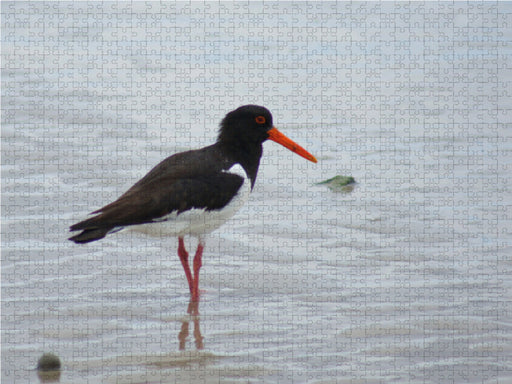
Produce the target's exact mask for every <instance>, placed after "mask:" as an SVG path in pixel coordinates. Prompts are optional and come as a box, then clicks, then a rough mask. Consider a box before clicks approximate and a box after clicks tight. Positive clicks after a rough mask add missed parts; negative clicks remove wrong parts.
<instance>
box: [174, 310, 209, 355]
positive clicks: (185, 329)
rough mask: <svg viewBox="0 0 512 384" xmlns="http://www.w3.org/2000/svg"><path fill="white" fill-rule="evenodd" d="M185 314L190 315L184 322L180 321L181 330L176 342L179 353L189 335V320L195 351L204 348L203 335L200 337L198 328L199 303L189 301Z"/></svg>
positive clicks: (182, 349) (183, 348)
mask: <svg viewBox="0 0 512 384" xmlns="http://www.w3.org/2000/svg"><path fill="white" fill-rule="evenodd" d="M187 313H188V314H189V315H190V317H189V318H187V319H186V320H182V323H181V330H180V333H179V334H178V340H179V342H180V351H184V350H185V345H186V342H187V337H188V335H189V323H190V320H192V321H193V323H194V342H195V344H196V349H197V350H201V349H203V348H204V345H203V335H201V329H200V327H199V301H192V300H191V301H190V303H188V309H187Z"/></svg>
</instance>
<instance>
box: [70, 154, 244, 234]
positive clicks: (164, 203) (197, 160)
mask: <svg viewBox="0 0 512 384" xmlns="http://www.w3.org/2000/svg"><path fill="white" fill-rule="evenodd" d="M207 154H209V156H205V155H207ZM230 163H232V162H229V161H228V160H226V159H222V158H215V149H214V148H213V146H212V147H207V148H205V149H203V150H198V151H189V152H184V153H180V154H177V155H174V156H171V157H169V158H168V159H166V160H164V161H163V162H161V163H160V164H159V165H157V166H156V167H155V168H153V170H151V171H150V172H149V173H148V174H147V175H146V176H145V177H144V178H142V179H141V180H140V181H139V182H137V183H136V184H135V185H134V186H133V187H132V188H130V189H129V190H128V191H127V192H126V193H125V194H123V195H122V196H121V197H120V198H119V199H117V200H116V201H114V202H113V203H111V204H108V205H106V206H105V207H103V208H101V209H99V210H97V211H95V212H93V213H98V215H96V216H94V217H91V218H89V219H87V220H84V221H81V222H79V223H77V224H75V225H72V226H71V227H70V230H71V231H80V230H81V231H83V232H81V233H80V234H78V235H76V236H73V237H71V238H70V240H72V241H74V242H76V243H87V242H90V241H94V240H99V239H101V238H103V237H105V235H107V234H108V233H109V232H111V231H114V230H115V229H116V228H117V227H125V226H129V225H136V224H145V223H151V222H154V221H158V219H159V218H161V217H163V216H166V215H168V214H170V213H173V212H177V213H178V214H179V213H181V212H184V211H187V210H189V209H192V208H202V209H206V210H215V209H220V208H222V207H224V206H225V205H226V204H228V203H229V202H230V201H231V199H232V198H233V197H234V196H236V194H237V193H238V191H239V189H240V187H241V186H242V184H243V183H244V178H243V177H241V176H239V175H236V174H232V173H229V172H225V171H224V169H226V168H228V167H229V166H230V165H231V164H230Z"/></svg>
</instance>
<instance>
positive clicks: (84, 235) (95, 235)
mask: <svg viewBox="0 0 512 384" xmlns="http://www.w3.org/2000/svg"><path fill="white" fill-rule="evenodd" d="M111 229H112V228H92V229H84V230H83V231H82V232H81V233H79V234H78V235H75V236H73V237H70V238H69V240H71V241H74V242H75V243H77V244H84V243H90V242H91V241H96V240H100V239H103V238H104V237H105V236H106V235H107V233H109V232H110V230H111Z"/></svg>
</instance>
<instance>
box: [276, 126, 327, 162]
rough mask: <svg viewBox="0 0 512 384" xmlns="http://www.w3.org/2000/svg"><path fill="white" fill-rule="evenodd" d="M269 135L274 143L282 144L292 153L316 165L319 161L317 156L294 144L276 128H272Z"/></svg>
mask: <svg viewBox="0 0 512 384" xmlns="http://www.w3.org/2000/svg"><path fill="white" fill-rule="evenodd" d="M267 133H268V138H269V139H270V140H272V141H275V142H276V143H279V144H281V145H282V146H283V147H286V148H288V149H289V150H290V151H292V152H295V153H296V154H297V155H299V156H302V157H303V158H305V159H307V160H309V161H312V162H313V163H316V162H317V160H316V158H315V156H313V155H312V154H311V153H309V152H308V151H306V150H305V149H304V148H302V147H301V146H300V145H299V144H297V143H296V142H294V141H293V140H290V139H289V138H287V137H286V136H285V135H283V134H282V133H281V132H279V131H278V130H277V129H276V127H272V129H271V130H270V131H268V132H267Z"/></svg>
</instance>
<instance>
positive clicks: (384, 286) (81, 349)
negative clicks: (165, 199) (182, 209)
mask: <svg viewBox="0 0 512 384" xmlns="http://www.w3.org/2000/svg"><path fill="white" fill-rule="evenodd" d="M150 8H151V9H150ZM2 11H3V15H2V25H4V28H3V31H2V35H3V36H2V39H3V41H2V54H3V57H4V64H3V66H4V67H3V70H2V276H1V277H2V283H1V284H2V325H1V328H2V382H4V381H5V382H6V383H7V382H13V383H25V382H39V379H38V378H37V374H36V372H35V370H34V368H35V366H36V364H37V360H38V358H39V357H40V356H41V355H42V354H43V352H46V351H53V352H54V353H56V354H57V355H58V356H59V357H60V358H61V360H62V363H63V369H62V373H61V379H60V380H61V382H66V383H85V382H89V383H93V382H94V383H96V382H105V383H174V382H206V383H210V382H233V383H236V382H244V383H245V382H261V381H265V382H282V383H289V382H297V383H300V382H314V383H331V382H337V383H343V382H350V383H356V382H364V383H381V382H386V383H388V382H397V383H403V382H409V383H440V382H450V383H498V382H499V383H505V382H508V381H512V359H511V356H512V347H511V345H512V343H511V339H512V329H511V328H512V322H511V321H510V316H509V314H510V312H511V310H512V306H511V300H510V298H511V288H512V279H511V271H512V263H511V261H510V260H511V257H510V256H511V255H512V236H511V232H510V227H511V224H512V223H511V220H510V218H511V215H512V212H511V210H510V201H511V197H512V193H511V186H510V171H511V168H512V156H511V150H512V146H511V144H510V143H511V141H510V137H511V133H510V132H512V131H511V128H512V126H511V123H510V117H511V109H510V95H509V91H508V89H509V88H510V81H511V80H512V76H511V72H510V67H511V61H510V59H511V56H510V55H511V52H512V51H511V38H512V30H511V29H510V27H509V26H508V25H510V23H509V20H510V17H511V15H512V7H511V6H510V4H508V3H498V4H495V3H491V4H487V3H483V4H481V3H469V4H466V3H454V4H444V3H441V4H437V3H413V4H402V3H397V4H395V3H381V4H380V3H366V4H360V3H354V4H348V3H347V4H345V3H339V4H337V5H336V4H334V3H322V4H316V3H307V4H306V3H293V4H292V3H282V4H280V5H278V4H277V3H270V4H266V5H255V4H251V5H250V6H249V7H247V5H239V4H229V3H221V4H202V3H191V4H183V5H179V4H178V5H165V4H164V5H159V4H157V3H148V4H145V3H134V4H128V3H126V4H123V5H114V4H110V3H81V4H72V3H60V4H57V3H51V4H50V3H31V4H28V3H22V2H17V3H5V2H3V3H2ZM245 103H257V104H263V105H265V106H267V107H268V108H269V109H270V110H271V111H272V112H273V114H274V120H275V124H276V126H277V127H278V128H279V129H280V130H281V131H283V132H284V133H286V134H287V135H288V136H290V137H291V138H293V139H294V140H296V141H297V142H298V143H300V144H301V145H303V146H304V147H305V148H307V149H308V150H310V151H311V152H312V153H313V154H315V155H316V156H317V157H318V159H319V163H318V164H316V165H315V164H312V163H308V162H307V161H305V160H304V159H302V158H300V157H298V156H295V155H294V154H292V153H291V152H289V151H286V150H284V149H283V148H281V147H279V146H277V145H275V144H274V143H266V144H265V146H264V148H265V154H264V157H263V159H262V163H261V167H260V172H259V174H258V180H257V182H256V186H255V189H254V190H253V192H252V194H251V196H250V199H249V202H248V204H247V205H246V206H244V207H243V208H242V210H241V211H240V212H239V213H238V214H237V215H236V216H235V217H234V218H233V219H232V220H231V221H230V222H229V223H227V224H226V225H224V226H223V227H222V228H220V229H219V230H218V231H216V232H214V233H213V234H212V235H211V237H210V238H209V239H208V241H207V245H206V248H205V254H204V259H203V269H202V272H201V288H202V289H203V290H205V292H204V293H203V295H202V297H201V302H200V306H199V313H200V315H199V316H189V315H188V314H187V309H188V305H189V303H188V287H187V283H186V280H185V277H184V274H183V272H182V269H181V265H180V263H179V260H178V257H177V254H176V251H177V240H176V239H174V238H169V239H162V240H155V239H154V238H148V237H144V236H143V235H141V234H135V233H119V234H116V235H112V236H109V237H108V238H106V239H104V240H103V241H101V242H96V243H92V244H89V245H86V246H77V245H75V244H72V243H71V242H69V241H67V237H68V227H69V225H71V224H73V223H74V222H76V221H78V220H80V219H82V218H84V217H85V216H86V215H87V213H89V212H90V211H92V210H94V209H97V208H99V207H100V206H102V205H104V204H106V203H108V202H110V201H112V200H113V199H115V198H116V197H118V196H119V195H120V194H121V193H123V192H124V191H125V190H126V189H127V188H129V187H130V186H131V185H132V184H133V183H134V182H135V181H136V180H138V178H140V177H142V176H143V175H144V174H145V172H147V171H148V170H149V169H150V168H151V167H153V166H154V165H155V164H157V163H158V162H159V161H160V160H162V159H163V158H165V157H166V156H168V155H170V154H172V153H175V152H178V151H182V150H184V149H186V148H197V147H201V146H204V145H207V144H209V143H211V142H213V141H214V140H215V135H216V129H217V125H218V123H219V121H220V119H221V118H222V117H223V115H224V114H225V113H226V112H228V111H229V110H231V109H233V108H236V107H238V106H239V105H241V104H245ZM337 174H341V175H352V176H354V178H355V179H356V181H357V184H356V186H355V188H354V189H353V190H352V191H351V192H348V193H334V192H332V191H330V190H329V189H328V188H326V187H325V186H319V185H315V183H318V182H320V181H323V180H325V179H328V178H330V177H333V176H335V175H337ZM187 246H188V249H189V250H191V252H193V249H194V247H195V246H196V244H195V240H194V239H188V241H187Z"/></svg>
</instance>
